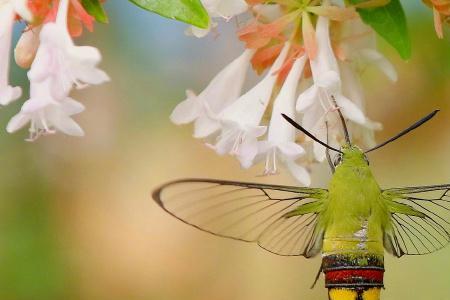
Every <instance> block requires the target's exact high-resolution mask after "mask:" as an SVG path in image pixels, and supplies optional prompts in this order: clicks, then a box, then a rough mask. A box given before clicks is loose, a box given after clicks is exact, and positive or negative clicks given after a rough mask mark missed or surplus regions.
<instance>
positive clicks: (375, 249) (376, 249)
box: [322, 145, 389, 255]
mask: <svg viewBox="0 0 450 300" xmlns="http://www.w3.org/2000/svg"><path fill="white" fill-rule="evenodd" d="M341 151H342V152H343V154H342V159H341V163H340V164H339V165H337V167H336V171H335V173H334V175H333V177H332V179H331V181H330V185H329V195H328V196H329V198H328V201H327V207H326V208H325V209H324V211H323V218H322V222H323V226H324V228H326V230H325V236H324V243H323V253H324V254H325V255H326V254H331V253H342V252H347V253H348V252H357V253H358V252H363V251H364V252H366V253H367V252H369V253H374V254H380V255H382V254H383V227H384V226H385V224H388V222H389V219H388V216H389V214H388V213H387V207H386V206H385V204H384V203H383V202H382V201H381V190H380V188H379V186H378V184H377V182H376V181H375V178H374V177H373V175H372V172H371V170H370V168H369V165H368V162H367V159H366V157H365V155H364V153H363V152H362V151H361V149H359V148H358V147H356V146H350V145H344V146H343V147H342V148H341Z"/></svg>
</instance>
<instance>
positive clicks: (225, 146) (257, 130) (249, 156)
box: [213, 43, 290, 168]
mask: <svg viewBox="0 0 450 300" xmlns="http://www.w3.org/2000/svg"><path fill="white" fill-rule="evenodd" d="M289 48H290V43H286V44H285V46H284V48H283V50H282V51H281V53H280V55H279V56H278V58H277V59H276V61H275V63H274V64H273V65H272V67H271V69H270V70H269V72H268V73H267V75H266V76H265V77H264V79H263V80H261V81H260V82H259V83H258V84H257V85H256V86H254V87H253V88H252V89H251V90H249V91H248V92H247V93H245V94H244V95H242V96H241V97H239V99H237V100H236V101H235V102H233V103H232V104H231V105H229V106H228V107H227V108H225V109H224V110H223V111H222V113H221V116H220V118H221V123H222V132H221V134H220V136H219V137H218V142H217V143H216V145H215V146H213V148H214V149H215V150H216V151H217V153H219V154H226V153H228V154H231V155H235V156H236V157H237V158H238V159H239V161H240V163H241V165H242V167H244V168H248V167H250V166H251V165H252V163H253V159H254V158H255V156H256V155H257V153H258V142H257V138H258V137H260V136H262V135H263V134H264V133H265V131H266V127H265V126H260V123H261V119H262V117H263V115H264V112H265V110H266V108H267V105H268V103H269V100H270V98H271V95H272V91H273V88H274V86H275V82H276V80H277V77H278V74H277V71H278V70H279V69H280V67H281V66H282V64H283V62H284V60H285V59H286V56H287V54H288V51H289Z"/></svg>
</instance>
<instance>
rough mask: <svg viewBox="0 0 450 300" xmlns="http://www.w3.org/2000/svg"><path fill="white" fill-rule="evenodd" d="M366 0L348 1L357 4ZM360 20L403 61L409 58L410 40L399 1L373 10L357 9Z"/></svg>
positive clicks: (393, 1)
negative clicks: (393, 49) (396, 52)
mask: <svg viewBox="0 0 450 300" xmlns="http://www.w3.org/2000/svg"><path fill="white" fill-rule="evenodd" d="M365 1H366V0H349V1H348V2H349V3H351V4H358V3H361V2H365ZM357 11H358V12H359V15H360V16H361V19H362V20H363V21H364V22H365V23H366V24H368V25H370V26H371V27H372V28H373V29H374V30H375V31H376V32H377V33H378V34H379V35H380V36H381V37H383V38H384V39H385V40H386V41H387V42H388V43H389V44H390V45H391V46H392V47H394V48H395V49H396V50H397V51H398V53H399V54H400V56H401V57H402V58H403V59H408V58H410V57H411V40H410V37H409V32H408V28H407V25H406V17H405V12H404V11H403V7H402V5H401V4H400V1H399V0H391V1H390V2H389V3H388V4H386V5H384V6H380V7H375V8H358V9H357Z"/></svg>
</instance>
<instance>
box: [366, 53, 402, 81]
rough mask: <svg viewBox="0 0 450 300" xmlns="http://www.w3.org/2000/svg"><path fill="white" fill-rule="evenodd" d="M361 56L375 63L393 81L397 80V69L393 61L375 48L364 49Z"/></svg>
mask: <svg viewBox="0 0 450 300" xmlns="http://www.w3.org/2000/svg"><path fill="white" fill-rule="evenodd" d="M361 56H362V57H363V58H364V59H366V60H367V61H368V62H369V63H374V64H375V65H376V66H377V67H378V68H380V70H381V71H382V72H383V73H384V74H385V75H386V76H387V77H388V78H389V79H390V80H391V81H393V82H395V81H397V78H398V76H397V71H396V70H395V68H394V66H393V65H392V64H391V62H390V61H389V60H388V59H387V58H386V57H384V56H383V55H382V54H380V53H379V52H378V51H376V50H375V49H368V48H366V49H362V50H361Z"/></svg>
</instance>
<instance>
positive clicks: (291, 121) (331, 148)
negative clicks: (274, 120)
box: [281, 114, 343, 154]
mask: <svg viewBox="0 0 450 300" xmlns="http://www.w3.org/2000/svg"><path fill="white" fill-rule="evenodd" d="M281 115H282V116H283V118H284V119H285V120H286V121H288V122H289V123H290V124H291V125H292V126H294V127H295V128H297V129H298V130H300V131H301V132H303V133H304V134H306V135H307V136H309V137H310V138H311V139H313V140H314V141H316V142H317V143H319V144H321V145H322V146H324V147H325V148H328V149H330V150H333V151H336V152H339V153H342V154H343V152H342V151H341V150H338V149H336V148H334V147H331V146H329V145H328V144H326V143H324V142H322V141H321V140H319V139H318V138H316V137H315V136H314V135H312V134H311V133H310V132H309V131H308V130H306V129H305V128H303V127H302V126H301V125H300V124H298V123H297V122H295V121H294V120H292V119H291V118H290V117H288V116H287V115H285V114H281Z"/></svg>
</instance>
